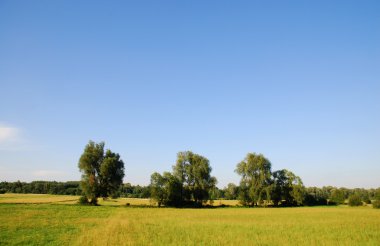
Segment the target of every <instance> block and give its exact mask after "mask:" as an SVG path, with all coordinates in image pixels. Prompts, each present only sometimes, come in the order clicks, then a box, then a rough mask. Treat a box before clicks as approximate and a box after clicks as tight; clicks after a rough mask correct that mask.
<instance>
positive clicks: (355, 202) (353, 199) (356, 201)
mask: <svg viewBox="0 0 380 246" xmlns="http://www.w3.org/2000/svg"><path fill="white" fill-rule="evenodd" d="M348 205H350V206H351V207H353V206H361V205H363V203H362V199H361V198H360V195H359V194H352V195H350V196H349V197H348Z"/></svg>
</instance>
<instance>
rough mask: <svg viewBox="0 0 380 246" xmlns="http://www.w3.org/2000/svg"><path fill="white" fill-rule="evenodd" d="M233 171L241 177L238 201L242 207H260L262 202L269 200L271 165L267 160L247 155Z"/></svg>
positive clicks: (258, 156) (261, 156) (260, 156)
mask: <svg viewBox="0 0 380 246" xmlns="http://www.w3.org/2000/svg"><path fill="white" fill-rule="evenodd" d="M235 171H236V173H237V174H239V175H240V176H241V180H240V194H239V199H240V201H241V203H242V204H243V205H248V206H254V205H261V204H263V202H264V200H270V191H271V163H270V162H269V160H268V159H266V158H265V157H264V156H263V155H261V154H256V153H248V154H247V156H246V158H245V159H244V160H243V161H241V162H240V163H238V164H237V166H236V170H235Z"/></svg>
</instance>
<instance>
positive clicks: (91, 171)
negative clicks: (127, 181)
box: [78, 141, 124, 205]
mask: <svg viewBox="0 0 380 246" xmlns="http://www.w3.org/2000/svg"><path fill="white" fill-rule="evenodd" d="M78 167H79V169H80V171H81V172H82V180H81V187H82V190H83V196H84V197H83V199H81V200H80V201H81V202H82V203H87V202H88V203H90V204H93V205H96V204H97V200H98V197H103V198H106V197H108V196H113V195H114V194H115V193H116V192H117V191H118V190H119V188H120V185H121V184H122V183H123V177H124V162H123V161H122V160H121V159H120V155H119V154H117V153H113V152H112V151H111V150H109V149H108V150H106V151H104V143H103V142H101V143H98V144H97V143H95V142H93V141H90V142H89V143H88V144H87V145H86V147H85V149H84V152H83V154H82V156H81V157H80V159H79V163H78Z"/></svg>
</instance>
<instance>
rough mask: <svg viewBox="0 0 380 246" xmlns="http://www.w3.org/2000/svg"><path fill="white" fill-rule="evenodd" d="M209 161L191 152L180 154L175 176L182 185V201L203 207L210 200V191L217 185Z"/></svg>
mask: <svg viewBox="0 0 380 246" xmlns="http://www.w3.org/2000/svg"><path fill="white" fill-rule="evenodd" d="M211 170H212V168H211V166H210V163H209V160H208V159H207V158H205V157H203V156H201V155H198V154H194V153H193V152H191V151H184V152H179V153H178V154H177V162H176V165H174V166H173V175H174V176H175V177H176V178H177V179H178V181H179V182H180V184H181V187H180V188H181V189H180V198H181V201H184V202H187V203H192V202H194V203H195V204H196V205H197V206H201V205H202V203H203V202H204V201H207V200H208V199H209V195H210V191H211V190H212V188H213V187H215V185H216V182H217V181H216V178H215V177H212V176H211Z"/></svg>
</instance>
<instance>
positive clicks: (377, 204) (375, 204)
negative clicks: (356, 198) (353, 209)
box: [372, 200, 380, 208]
mask: <svg viewBox="0 0 380 246" xmlns="http://www.w3.org/2000/svg"><path fill="white" fill-rule="evenodd" d="M372 206H373V208H380V200H376V201H373V202H372Z"/></svg>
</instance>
